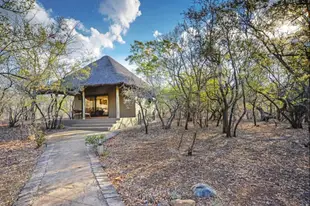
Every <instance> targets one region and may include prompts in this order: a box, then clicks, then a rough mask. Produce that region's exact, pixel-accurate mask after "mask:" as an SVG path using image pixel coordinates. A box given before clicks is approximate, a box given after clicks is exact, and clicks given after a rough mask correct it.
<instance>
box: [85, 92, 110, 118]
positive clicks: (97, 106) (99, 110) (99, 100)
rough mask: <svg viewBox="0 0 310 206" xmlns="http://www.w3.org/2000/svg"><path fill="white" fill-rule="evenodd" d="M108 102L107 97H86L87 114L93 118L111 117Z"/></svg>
mask: <svg viewBox="0 0 310 206" xmlns="http://www.w3.org/2000/svg"><path fill="white" fill-rule="evenodd" d="M108 101H109V98H108V96H107V95H100V96H89V97H86V105H85V106H86V108H85V109H86V113H89V114H90V116H91V117H101V116H109V107H108V105H109V104H108V103H109V102H108Z"/></svg>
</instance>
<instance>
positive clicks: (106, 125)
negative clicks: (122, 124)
mask: <svg viewBox="0 0 310 206" xmlns="http://www.w3.org/2000/svg"><path fill="white" fill-rule="evenodd" d="M114 124H115V123H112V122H111V123H79V124H72V126H71V127H91V126H95V127H112V126H113V125H114Z"/></svg>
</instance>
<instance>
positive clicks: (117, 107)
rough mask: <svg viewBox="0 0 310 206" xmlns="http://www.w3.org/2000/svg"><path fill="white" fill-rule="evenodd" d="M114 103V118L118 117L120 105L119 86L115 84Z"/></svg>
mask: <svg viewBox="0 0 310 206" xmlns="http://www.w3.org/2000/svg"><path fill="white" fill-rule="evenodd" d="M115 103H116V118H120V116H121V115H120V105H119V87H118V86H116V98H115Z"/></svg>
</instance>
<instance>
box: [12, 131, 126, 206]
mask: <svg viewBox="0 0 310 206" xmlns="http://www.w3.org/2000/svg"><path fill="white" fill-rule="evenodd" d="M89 134H91V132H88V133H81V131H80V132H79V133H75V132H72V131H71V132H70V133H69V134H68V133H63V134H60V133H59V134H56V135H53V137H51V138H50V140H49V141H48V144H47V148H46V149H45V151H44V153H43V154H42V156H41V157H40V158H39V161H38V163H37V165H36V168H35V170H34V172H33V175H32V177H31V178H30V180H29V181H28V183H27V184H26V185H25V187H24V188H23V190H22V191H21V193H20V194H19V197H18V200H17V201H16V202H15V204H14V205H16V206H20V205H22V206H25V205H33V206H42V205H44V206H49V205H53V206H54V205H64V206H66V205H78V206H79V205H94V206H97V205H102V206H124V203H123V202H122V200H121V198H120V197H119V195H118V194H117V193H116V191H115V189H114V187H113V185H112V184H110V182H109V180H108V179H107V175H106V173H105V172H104V170H103V168H102V167H101V164H100V162H99V160H98V158H97V157H96V156H95V155H94V154H93V153H92V152H90V150H89V149H88V148H87V147H86V146H85V136H86V135H89Z"/></svg>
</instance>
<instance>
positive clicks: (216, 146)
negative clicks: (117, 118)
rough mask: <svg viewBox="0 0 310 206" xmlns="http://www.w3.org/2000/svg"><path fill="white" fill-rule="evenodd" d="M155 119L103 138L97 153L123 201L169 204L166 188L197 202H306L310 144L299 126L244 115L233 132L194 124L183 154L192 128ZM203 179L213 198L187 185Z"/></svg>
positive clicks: (215, 203) (202, 181)
mask: <svg viewBox="0 0 310 206" xmlns="http://www.w3.org/2000/svg"><path fill="white" fill-rule="evenodd" d="M184 132H185V131H184V129H183V128H180V127H176V126H174V127H173V128H172V129H171V130H166V131H165V130H161V129H160V127H159V125H154V126H152V127H151V128H150V134H149V135H145V134H144V132H143V130H142V129H138V128H134V129H130V130H126V131H124V132H122V133H121V134H119V135H118V136H116V137H115V138H114V139H111V140H110V141H109V142H108V143H107V146H108V151H109V155H108V156H106V157H103V158H102V161H103V162H104V163H105V164H106V165H107V171H108V174H109V176H110V178H111V179H112V180H113V182H114V184H115V185H116V186H117V190H118V192H119V193H120V194H121V196H122V198H123V199H124V200H125V202H126V205H134V206H137V205H145V203H146V202H148V203H149V205H157V204H158V203H160V205H161V206H163V205H169V202H170V200H171V198H172V196H173V194H179V195H181V197H182V199H186V198H190V199H195V200H196V202H197V205H306V203H308V202H309V199H307V198H309V194H310V193H309V192H310V186H309V168H310V167H309V166H310V164H309V150H308V148H306V147H304V145H303V144H304V143H306V142H307V141H308V137H307V131H306V130H301V129H299V130H292V129H286V128H285V126H281V125H280V126H278V127H277V128H275V126H274V125H271V124H261V125H260V127H254V126H252V124H250V123H243V124H242V125H241V128H240V130H239V136H238V137H237V138H226V137H225V136H224V135H222V134H221V133H220V128H217V127H215V126H210V128H208V129H200V130H198V137H197V141H196V144H195V148H194V153H193V156H187V155H186V154H187V153H186V150H187V149H188V147H189V145H190V143H191V138H192V135H193V129H191V130H190V131H187V132H185V135H184V142H183V144H182V147H181V149H180V151H178V150H177V147H178V143H179V140H180V136H181V135H180V134H181V133H184ZM196 183H207V184H209V185H211V186H212V187H214V188H215V189H216V191H217V193H218V197H217V198H213V199H209V200H208V199H196V198H195V197H193V193H192V191H191V187H192V186H193V185H194V184H196Z"/></svg>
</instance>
